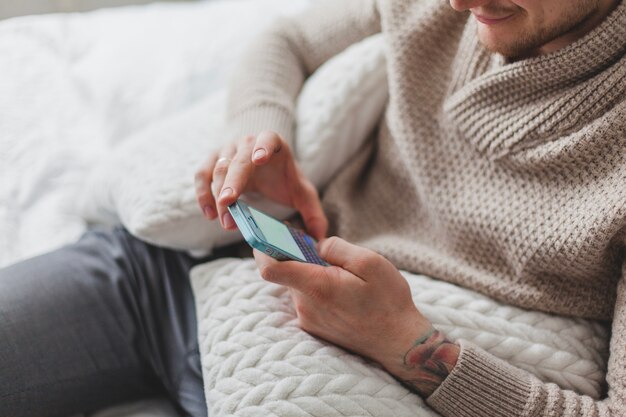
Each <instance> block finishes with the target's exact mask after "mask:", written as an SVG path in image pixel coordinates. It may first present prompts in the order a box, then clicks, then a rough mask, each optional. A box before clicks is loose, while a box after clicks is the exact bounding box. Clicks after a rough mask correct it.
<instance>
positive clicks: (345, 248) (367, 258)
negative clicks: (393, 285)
mask: <svg viewBox="0 0 626 417" xmlns="http://www.w3.org/2000/svg"><path fill="white" fill-rule="evenodd" d="M318 250H319V254H320V256H321V257H322V259H324V260H325V261H326V262H328V263H330V264H331V265H336V266H339V267H341V268H343V269H345V270H346V271H349V272H351V273H352V274H354V275H356V276H357V277H359V278H361V279H362V280H364V281H370V280H371V279H372V278H374V277H376V276H377V275H380V274H383V273H385V267H386V266H387V261H386V260H385V258H383V257H382V256H381V255H379V254H377V253H376V252H373V251H371V250H369V249H365V248H362V247H360V246H357V245H353V244H352V243H348V242H346V241H345V240H343V239H341V238H338V237H336V236H333V237H330V238H328V239H325V240H323V241H321V242H320V243H319V244H318Z"/></svg>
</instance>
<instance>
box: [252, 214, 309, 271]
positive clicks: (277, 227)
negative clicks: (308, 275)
mask: <svg viewBox="0 0 626 417" xmlns="http://www.w3.org/2000/svg"><path fill="white" fill-rule="evenodd" d="M248 209H249V210H250V213H251V214H252V217H254V221H255V222H256V224H257V226H258V227H259V229H261V232H262V233H263V234H264V235H265V239H266V240H267V242H268V243H270V244H272V245H274V246H276V247H278V248H281V249H282V250H284V251H285V252H287V253H289V254H290V255H292V256H294V257H296V258H298V259H300V260H301V261H303V262H306V258H305V256H304V254H303V253H302V251H301V250H300V248H299V247H298V244H297V243H296V241H295V240H294V238H293V236H292V235H291V232H290V231H289V228H288V227H287V226H286V225H285V224H283V223H281V222H279V221H277V220H275V219H273V218H271V217H270V216H268V215H266V214H264V213H262V212H260V211H258V210H255V209H254V208H252V207H250V206H248Z"/></svg>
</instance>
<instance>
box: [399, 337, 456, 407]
mask: <svg viewBox="0 0 626 417" xmlns="http://www.w3.org/2000/svg"><path fill="white" fill-rule="evenodd" d="M459 352H460V347H459V346H458V345H457V344H456V343H452V342H451V341H449V340H448V339H446V337H445V335H444V334H443V333H441V332H440V331H438V330H435V329H434V328H433V329H431V330H430V332H428V333H426V334H425V335H424V336H423V337H420V338H419V339H417V340H416V341H415V343H414V344H413V347H412V348H411V349H409V350H408V351H407V352H406V354H405V355H404V364H403V365H404V372H403V377H402V378H401V379H402V381H403V382H404V383H405V384H407V385H408V386H409V387H410V388H412V389H413V390H414V391H416V392H417V393H418V394H420V395H421V396H422V397H424V398H426V397H428V396H429V395H430V394H432V393H433V392H434V391H435V390H436V389H437V387H438V386H439V385H441V383H442V382H443V380H444V379H446V377H447V376H448V375H449V374H450V372H451V371H452V368H454V365H456V361H457V359H458V357H459Z"/></svg>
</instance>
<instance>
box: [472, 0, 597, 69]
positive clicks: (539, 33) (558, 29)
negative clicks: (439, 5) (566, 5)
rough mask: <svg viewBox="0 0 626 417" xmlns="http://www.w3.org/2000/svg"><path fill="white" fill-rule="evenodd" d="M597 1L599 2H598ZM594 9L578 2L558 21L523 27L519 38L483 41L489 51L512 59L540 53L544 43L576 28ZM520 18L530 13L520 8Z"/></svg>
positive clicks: (526, 16) (525, 17)
mask: <svg viewBox="0 0 626 417" xmlns="http://www.w3.org/2000/svg"><path fill="white" fill-rule="evenodd" d="M596 3H597V2H596ZM593 11H594V9H593V8H592V7H589V6H588V5H587V6H586V7H585V6H583V5H581V4H576V6H575V7H572V8H571V9H568V10H567V13H566V14H564V15H563V16H562V18H561V19H559V21H558V22H556V23H554V24H552V25H550V26H548V25H546V24H545V22H542V21H540V22H537V25H536V26H537V28H536V29H523V30H522V31H520V32H521V33H520V34H519V35H518V38H517V39H515V40H513V41H510V42H506V43H505V42H501V43H499V44H488V43H483V46H484V47H485V48H487V49H488V50H489V51H491V52H494V53H499V54H501V55H503V56H505V57H507V58H510V59H522V58H528V57H532V56H536V55H538V51H539V50H540V48H541V47H543V46H544V45H546V44H548V43H550V42H552V41H554V40H555V39H557V38H559V37H561V36H563V35H565V34H567V33H569V32H572V31H574V30H576V28H577V27H579V26H581V25H582V24H584V22H585V21H586V20H587V19H588V18H589V17H590V16H591V14H592V13H593ZM519 13H520V16H516V18H518V19H527V18H528V14H527V13H526V11H524V10H520V12H519Z"/></svg>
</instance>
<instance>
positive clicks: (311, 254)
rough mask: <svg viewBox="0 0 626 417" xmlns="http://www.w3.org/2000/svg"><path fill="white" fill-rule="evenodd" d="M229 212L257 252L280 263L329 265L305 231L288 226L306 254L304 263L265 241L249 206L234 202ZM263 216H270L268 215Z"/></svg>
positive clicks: (313, 240) (241, 202)
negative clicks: (289, 261)
mask: <svg viewBox="0 0 626 417" xmlns="http://www.w3.org/2000/svg"><path fill="white" fill-rule="evenodd" d="M255 210H258V211H260V210H259V209H257V208H255ZM228 211H230V214H231V215H232V216H233V219H234V220H235V223H236V224H237V227H239V230H240V231H241V234H242V235H243V237H244V239H245V240H246V242H248V244H249V245H250V246H252V247H253V248H255V249H256V250H258V251H261V252H263V253H265V254H266V255H269V256H271V257H273V258H275V259H277V260H279V261H286V260H293V261H298V262H307V263H313V264H317V265H324V266H327V265H328V264H327V263H326V262H324V260H323V259H322V258H320V256H319V255H318V253H317V250H316V249H315V239H313V238H312V237H311V236H309V235H307V234H306V233H304V232H303V231H301V230H299V229H295V228H293V227H290V226H289V225H286V226H287V228H288V229H289V232H290V233H291V234H292V237H293V238H294V241H295V242H296V244H297V245H298V247H299V248H300V250H301V251H302V253H303V254H304V257H305V258H306V261H302V260H301V259H298V258H296V257H294V256H292V255H291V254H290V253H288V252H286V251H285V250H283V249H282V248H280V247H277V246H275V245H272V244H271V243H269V242H268V241H267V240H266V239H265V236H264V235H263V232H262V231H261V229H260V228H259V227H258V226H257V224H256V221H255V220H254V217H253V216H252V213H251V212H250V210H249V209H248V205H247V204H246V203H244V202H243V201H236V202H234V203H233V204H231V205H230V206H228ZM263 214H265V215H266V216H269V215H268V214H266V213H263ZM269 217H271V218H272V219H274V220H276V221H277V222H279V223H283V222H281V221H280V220H278V219H276V218H274V217H272V216H269Z"/></svg>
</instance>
